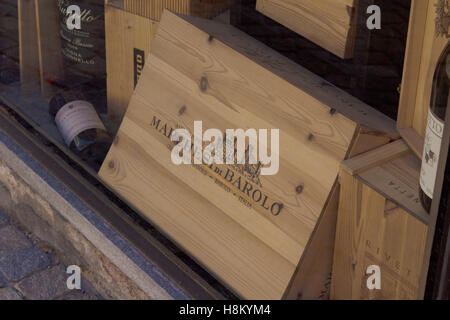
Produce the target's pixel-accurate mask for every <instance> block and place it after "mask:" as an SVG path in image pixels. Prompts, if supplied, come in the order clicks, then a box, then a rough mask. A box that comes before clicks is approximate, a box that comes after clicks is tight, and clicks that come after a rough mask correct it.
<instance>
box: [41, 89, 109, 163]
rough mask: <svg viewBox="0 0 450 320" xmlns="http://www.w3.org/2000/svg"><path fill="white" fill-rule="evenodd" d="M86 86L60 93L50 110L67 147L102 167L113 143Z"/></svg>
mask: <svg viewBox="0 0 450 320" xmlns="http://www.w3.org/2000/svg"><path fill="white" fill-rule="evenodd" d="M86 92H88V91H86V88H85V87H84V86H82V87H80V88H79V89H78V90H74V89H71V90H66V91H61V92H60V93H57V94H56V95H55V96H54V97H53V98H52V99H51V100H50V103H49V113H50V115H51V116H52V117H53V119H54V121H55V123H56V126H57V128H58V130H59V132H60V133H61V136H62V138H63V140H64V142H65V143H66V144H67V146H68V147H69V148H70V149H71V150H72V151H74V152H75V153H76V154H78V155H79V156H80V157H81V158H82V159H83V160H85V161H86V162H88V163H89V164H91V165H92V166H93V167H94V168H95V169H99V168H100V166H101V164H102V163H103V160H104V159H105V157H106V154H107V152H108V150H109V148H110V146H111V143H112V138H111V136H110V135H109V133H108V132H107V130H106V128H105V126H104V124H103V122H102V120H101V119H100V116H99V115H98V113H97V111H96V109H95V108H94V106H93V105H92V104H91V103H90V102H88V101H87V100H86V96H87V94H86Z"/></svg>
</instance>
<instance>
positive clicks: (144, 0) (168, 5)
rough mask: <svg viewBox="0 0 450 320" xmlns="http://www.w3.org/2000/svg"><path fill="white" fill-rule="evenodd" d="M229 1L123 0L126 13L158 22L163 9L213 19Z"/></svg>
mask: <svg viewBox="0 0 450 320" xmlns="http://www.w3.org/2000/svg"><path fill="white" fill-rule="evenodd" d="M229 5H230V0H124V8H125V10H126V11H128V12H132V13H135V14H139V15H142V16H144V17H147V18H150V19H153V20H156V21H159V20H161V15H162V12H163V11H164V9H168V10H170V11H173V12H175V13H179V14H185V15H192V16H198V17H202V18H208V19H210V18H214V17H216V16H218V15H219V14H221V13H222V12H224V11H225V10H227V9H228V8H229Z"/></svg>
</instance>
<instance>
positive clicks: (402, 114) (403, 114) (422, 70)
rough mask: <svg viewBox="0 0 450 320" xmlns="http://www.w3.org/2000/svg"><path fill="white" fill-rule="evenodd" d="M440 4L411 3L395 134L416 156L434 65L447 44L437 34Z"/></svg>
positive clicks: (428, 0)
mask: <svg viewBox="0 0 450 320" xmlns="http://www.w3.org/2000/svg"><path fill="white" fill-rule="evenodd" d="M442 3H443V1H442V0H413V3H412V10H411V19H410V28H409V33H408V44H407V51H406V60H405V65H404V72H403V81H402V86H401V96H400V105H399V113H398V131H399V132H400V134H401V135H402V137H403V139H404V140H405V141H406V142H407V143H408V145H409V146H410V147H411V149H412V150H413V151H414V152H415V153H416V155H417V156H419V157H420V158H422V154H423V143H424V137H425V131H426V125H427V121H428V111H429V108H430V101H431V84H432V82H433V76H434V72H435V69H436V64H437V61H438V59H439V57H440V55H441V53H442V51H443V50H444V48H445V46H446V45H447V43H448V41H449V40H448V38H447V37H446V36H445V35H438V34H437V32H436V19H437V17H438V15H437V7H438V5H439V4H442Z"/></svg>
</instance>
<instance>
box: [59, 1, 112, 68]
mask: <svg viewBox="0 0 450 320" xmlns="http://www.w3.org/2000/svg"><path fill="white" fill-rule="evenodd" d="M94 2H98V1H93V3H92V4H86V3H84V2H83V1H74V0H58V6H59V11H60V19H61V38H62V44H61V49H62V54H63V56H64V58H65V59H67V60H69V61H71V62H72V63H75V64H77V65H78V66H79V68H80V70H84V71H86V72H87V71H89V72H91V73H97V72H98V73H102V72H103V69H104V68H105V61H104V51H105V40H104V12H103V10H104V8H103V6H99V5H95V4H94ZM100 2H101V1H100ZM70 5H78V6H79V7H80V11H81V17H80V20H81V23H80V25H81V29H79V30H77V29H73V30H69V28H68V27H67V18H68V13H67V8H68V7H69V6H70Z"/></svg>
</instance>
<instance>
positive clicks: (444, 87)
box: [419, 44, 450, 212]
mask: <svg viewBox="0 0 450 320" xmlns="http://www.w3.org/2000/svg"><path fill="white" fill-rule="evenodd" d="M449 88H450V45H449V44H447V47H446V48H445V50H444V52H443V53H442V55H441V57H440V58H439V60H438V63H437V66H436V71H435V74H434V77H433V83H432V93H431V104H430V111H429V114H428V122H427V129H426V135H425V144H424V150H423V158H422V168H421V172H420V188H419V197H420V201H421V203H422V205H423V207H424V208H425V210H426V211H427V212H430V209H431V202H432V199H433V192H434V186H435V182H436V174H437V167H438V161H439V155H440V150H441V144H442V135H443V133H444V119H445V114H446V111H447V109H448V106H449V99H450V96H449Z"/></svg>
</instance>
